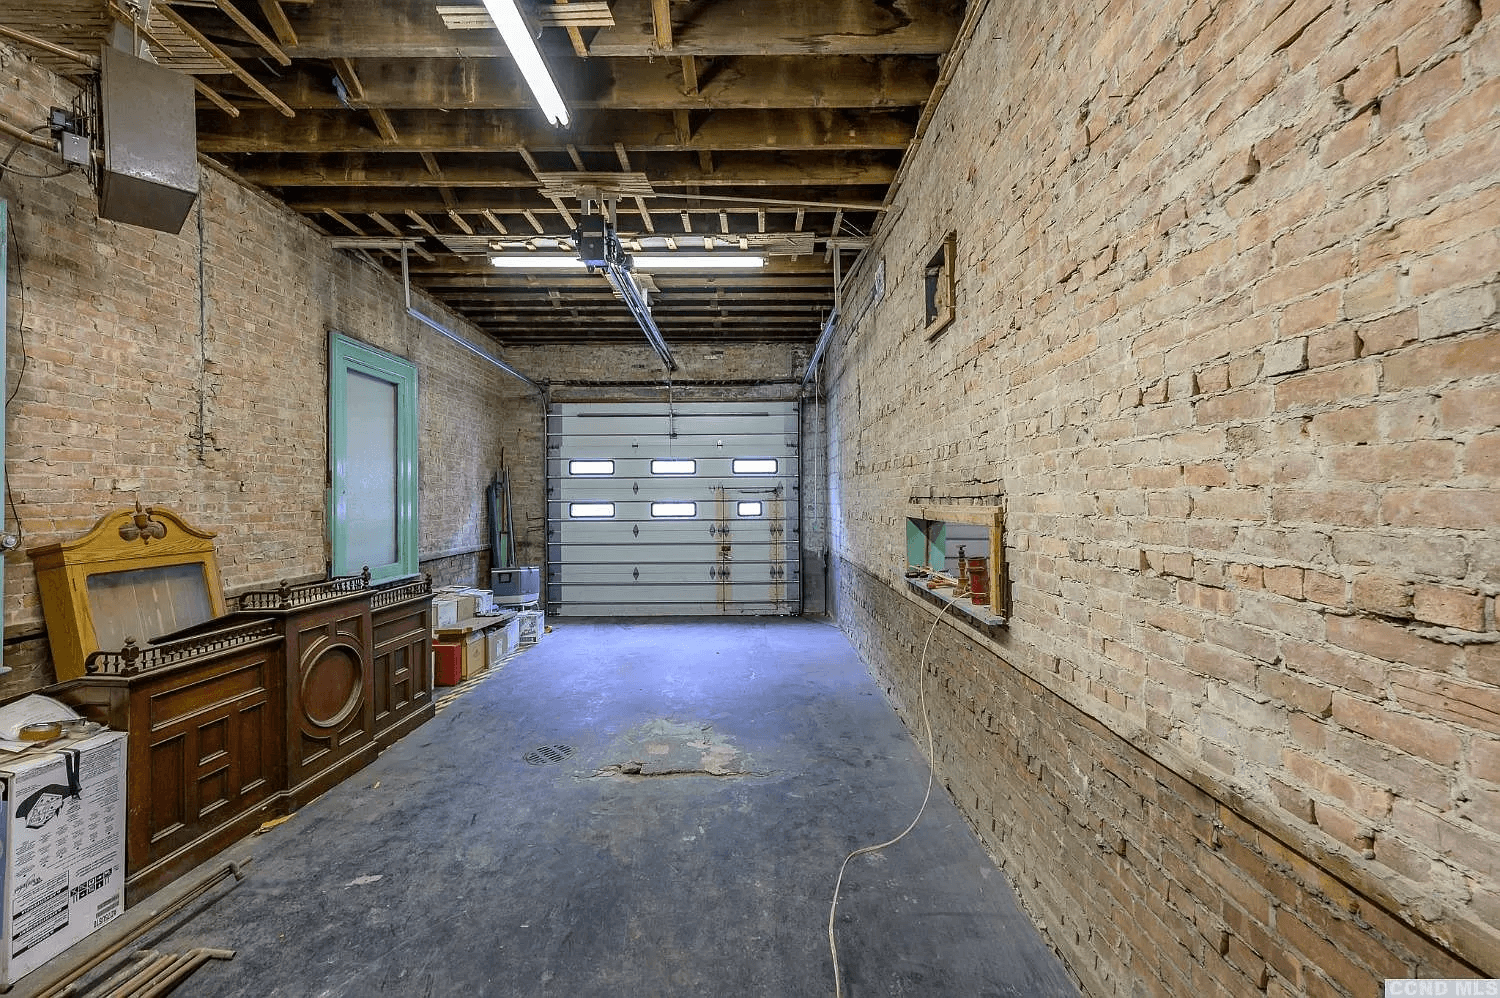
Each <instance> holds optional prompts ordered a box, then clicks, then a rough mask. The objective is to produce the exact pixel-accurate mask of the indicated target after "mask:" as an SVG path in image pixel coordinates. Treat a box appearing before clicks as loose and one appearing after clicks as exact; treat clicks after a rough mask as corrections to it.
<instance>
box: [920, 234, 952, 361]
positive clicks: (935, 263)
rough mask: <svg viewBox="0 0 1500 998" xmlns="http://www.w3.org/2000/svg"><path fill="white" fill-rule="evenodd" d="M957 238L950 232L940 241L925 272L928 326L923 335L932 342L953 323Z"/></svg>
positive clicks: (923, 293)
mask: <svg viewBox="0 0 1500 998" xmlns="http://www.w3.org/2000/svg"><path fill="white" fill-rule="evenodd" d="M957 244H958V238H957V234H956V233H954V232H952V231H949V232H948V233H947V234H946V235H944V236H943V238H942V239H941V240H939V241H938V245H937V248H936V249H935V250H934V251H933V253H932V254H931V255H930V256H929V257H928V259H927V263H926V264H925V265H924V266H923V268H922V304H923V314H924V321H925V323H926V325H925V326H924V328H923V330H922V331H923V333H924V334H925V335H926V336H927V338H928V339H929V340H932V339H935V338H936V337H937V335H938V334H939V333H941V332H942V331H943V330H944V329H947V328H948V325H949V324H950V323H951V322H953V312H954V301H955V283H956V282H955V280H954V274H953V271H954V266H955V260H956V257H957V252H956V248H957Z"/></svg>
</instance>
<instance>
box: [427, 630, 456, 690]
mask: <svg viewBox="0 0 1500 998" xmlns="http://www.w3.org/2000/svg"><path fill="white" fill-rule="evenodd" d="M463 681H464V646H463V645H462V644H459V643H458V642H456V641H434V642H433V643H432V682H433V684H434V685H436V686H457V685H458V684H459V683H461V682H463Z"/></svg>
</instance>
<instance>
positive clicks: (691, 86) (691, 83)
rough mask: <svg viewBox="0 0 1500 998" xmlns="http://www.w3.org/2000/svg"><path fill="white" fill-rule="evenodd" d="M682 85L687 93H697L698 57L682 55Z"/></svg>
mask: <svg viewBox="0 0 1500 998" xmlns="http://www.w3.org/2000/svg"><path fill="white" fill-rule="evenodd" d="M682 85H683V86H684V87H685V88H687V92H688V94H689V95H692V96H696V95H697V93H698V59H697V57H696V56H691V55H685V56H683V57H682Z"/></svg>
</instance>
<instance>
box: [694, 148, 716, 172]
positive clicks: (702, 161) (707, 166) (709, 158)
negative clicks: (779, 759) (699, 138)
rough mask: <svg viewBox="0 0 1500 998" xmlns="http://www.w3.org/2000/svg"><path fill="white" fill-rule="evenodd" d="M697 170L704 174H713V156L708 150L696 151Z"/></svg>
mask: <svg viewBox="0 0 1500 998" xmlns="http://www.w3.org/2000/svg"><path fill="white" fill-rule="evenodd" d="M698 169H700V170H702V171H703V172H704V173H713V172H714V154H713V152H712V151H710V150H708V149H699V150H698Z"/></svg>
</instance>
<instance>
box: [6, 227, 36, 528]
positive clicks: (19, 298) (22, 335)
mask: <svg viewBox="0 0 1500 998" xmlns="http://www.w3.org/2000/svg"><path fill="white" fill-rule="evenodd" d="M9 222H10V224H9V226H8V229H9V235H10V253H11V256H13V257H15V260H16V304H17V306H18V308H17V310H16V336H17V337H18V338H19V339H20V341H21V369H20V370H19V371H17V372H16V383H15V386H14V387H12V388H11V390H10V392H9V393H7V394H6V396H5V414H6V415H7V416H9V414H10V404H11V402H13V401H15V398H16V393H17V392H19V391H20V390H21V381H22V379H24V378H25V377H26V364H27V361H28V360H29V356H28V354H27V350H26V272H25V270H24V269H23V266H24V263H23V261H22V259H21V242H20V240H19V239H17V238H16V225H15V218H14V217H12V218H11V219H10V220H9ZM0 335H3V330H0ZM5 501H6V502H7V503H8V504H9V505H10V515H11V519H12V520H14V521H15V524H16V543H15V546H16V547H20V546H21V544H22V542H24V541H25V539H26V531H25V529H24V528H23V527H22V526H21V514H20V512H19V511H18V510H17V509H16V495H15V492H14V490H12V489H11V485H10V470H9V467H7V469H6V472H5Z"/></svg>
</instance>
